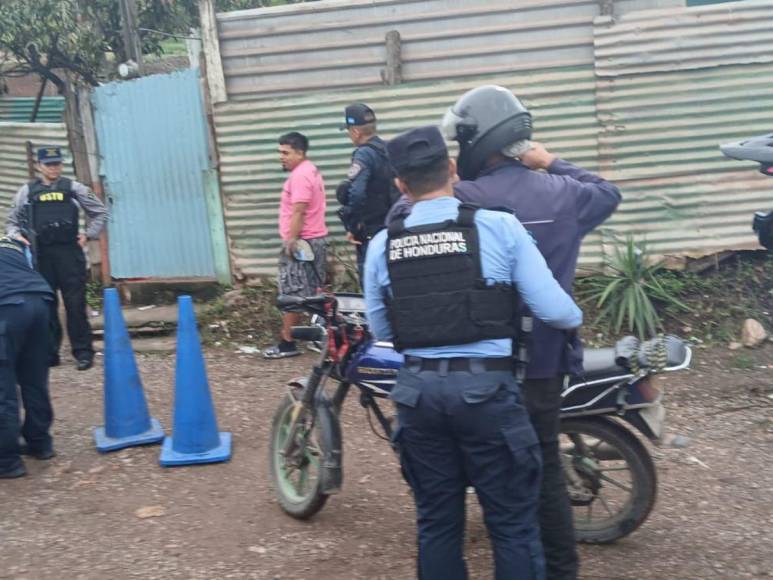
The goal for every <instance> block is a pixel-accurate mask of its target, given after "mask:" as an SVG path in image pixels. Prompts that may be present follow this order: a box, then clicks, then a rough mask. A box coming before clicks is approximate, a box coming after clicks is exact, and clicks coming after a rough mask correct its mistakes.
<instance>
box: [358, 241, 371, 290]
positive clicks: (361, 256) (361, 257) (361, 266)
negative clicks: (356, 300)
mask: <svg viewBox="0 0 773 580" xmlns="http://www.w3.org/2000/svg"><path fill="white" fill-rule="evenodd" d="M368 244H370V238H368V239H366V240H365V241H363V242H362V243H361V244H359V245H357V246H356V248H357V274H358V275H359V276H360V288H362V290H363V292H364V291H365V254H367V253H368Z"/></svg>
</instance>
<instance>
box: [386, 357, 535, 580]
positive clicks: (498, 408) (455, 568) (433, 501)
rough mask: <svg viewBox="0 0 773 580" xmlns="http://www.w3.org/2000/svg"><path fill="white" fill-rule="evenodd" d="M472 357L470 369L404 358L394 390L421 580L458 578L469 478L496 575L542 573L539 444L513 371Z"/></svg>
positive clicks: (462, 579) (511, 579) (525, 578)
mask: <svg viewBox="0 0 773 580" xmlns="http://www.w3.org/2000/svg"><path fill="white" fill-rule="evenodd" d="M476 362H479V361H475V360H474V359H473V360H472V361H471V367H472V368H471V370H470V371H447V370H446V371H445V372H444V370H443V368H442V367H441V368H440V369H439V370H438V371H421V370H419V369H418V368H415V367H414V368H412V367H411V365H406V366H404V367H403V368H402V369H401V370H400V373H399V374H398V376H397V384H396V385H395V388H394V390H393V391H392V400H393V401H394V402H395V403H396V404H397V414H398V428H397V429H396V431H395V435H394V441H395V444H396V445H397V447H398V450H399V452H400V460H401V464H402V467H403V471H404V474H405V477H406V479H407V480H408V483H409V485H410V486H411V488H412V490H413V493H414V499H415V502H416V518H417V525H418V536H419V538H418V540H419V562H418V567H419V578H421V580H466V578H467V570H466V566H465V563H464V559H463V544H464V519H465V512H464V505H465V496H466V487H467V486H468V485H473V486H474V487H475V491H476V493H477V494H478V499H479V501H480V503H481V506H482V508H483V514H484V520H485V523H486V527H487V528H488V531H489V535H490V537H491V542H492V546H493V551H494V564H495V570H496V572H495V578H496V580H532V579H536V580H542V579H544V577H545V561H544V556H543V553H542V544H541V542H540V532H539V524H538V520H537V508H538V505H539V495H540V479H541V470H542V463H541V454H540V447H539V442H538V440H537V436H536V435H535V433H534V429H533V428H532V426H531V423H530V422H529V416H528V414H527V412H526V409H525V408H524V406H523V402H522V400H521V394H520V390H519V388H518V385H517V383H516V381H515V379H514V377H513V376H512V373H510V372H508V371H487V370H484V369H483V368H482V364H476ZM476 367H477V368H476Z"/></svg>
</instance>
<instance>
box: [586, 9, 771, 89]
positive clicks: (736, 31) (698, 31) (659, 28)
mask: <svg viewBox="0 0 773 580" xmlns="http://www.w3.org/2000/svg"><path fill="white" fill-rule="evenodd" d="M594 43H595V57H596V74H598V75H599V76H602V77H614V76H621V75H631V74H637V73H648V72H657V71H665V70H670V71H675V70H690V69H702V68H706V67H716V66H721V65H729V64H753V63H770V62H773V50H771V45H773V1H771V0H745V1H744V2H728V3H723V4H717V5H713V6H701V7H693V8H681V9H677V8H670V9H664V10H647V11H642V12H632V13H629V14H624V15H622V16H621V17H619V18H615V19H614V20H612V19H611V18H610V17H600V18H598V19H597V20H596V28H595V40H594Z"/></svg>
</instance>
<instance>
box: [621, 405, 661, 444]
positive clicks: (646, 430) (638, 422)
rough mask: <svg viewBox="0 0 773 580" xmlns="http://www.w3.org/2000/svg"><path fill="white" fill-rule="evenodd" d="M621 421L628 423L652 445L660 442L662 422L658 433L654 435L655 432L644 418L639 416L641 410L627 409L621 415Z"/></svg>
mask: <svg viewBox="0 0 773 580" xmlns="http://www.w3.org/2000/svg"><path fill="white" fill-rule="evenodd" d="M623 419H625V421H627V422H628V423H630V424H631V425H632V426H633V427H635V428H636V429H637V430H638V431H639V432H640V433H641V434H642V435H644V436H645V437H646V438H647V439H649V440H650V441H652V442H653V443H657V442H658V441H660V437H661V435H662V431H663V424H662V421H661V423H660V425H661V426H660V429H659V431H660V432H659V433H655V431H654V430H653V429H652V427H650V425H649V423H648V422H647V421H645V420H644V418H643V417H642V416H641V410H640V409H629V410H628V411H626V412H625V414H624V415H623Z"/></svg>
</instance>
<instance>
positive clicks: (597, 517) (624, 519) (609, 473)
mask: <svg viewBox="0 0 773 580" xmlns="http://www.w3.org/2000/svg"><path fill="white" fill-rule="evenodd" d="M561 455H562V462H563V467H564V475H565V479H566V485H567V488H568V490H569V498H570V501H571V504H572V506H573V509H574V527H575V535H576V537H577V541H578V542H585V543H593V544H606V543H611V542H614V541H616V540H619V539H620V538H623V537H625V536H627V535H628V534H630V533H631V532H633V531H634V530H636V529H637V528H638V527H639V526H640V525H641V524H642V523H644V521H645V520H646V519H647V516H648V515H649V513H650V511H652V508H653V506H654V505H655V497H656V495H657V475H656V471H655V464H654V462H653V461H652V457H651V456H650V454H649V451H648V450H647V448H646V447H645V446H644V444H642V443H641V441H639V440H638V439H637V438H636V436H634V435H633V434H632V433H631V432H630V431H628V430H627V429H625V428H624V427H623V426H621V425H620V424H619V423H617V422H615V421H613V420H611V419H607V418H604V417H587V418H574V419H565V420H562V421H561Z"/></svg>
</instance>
